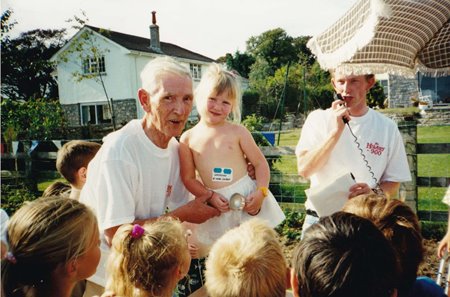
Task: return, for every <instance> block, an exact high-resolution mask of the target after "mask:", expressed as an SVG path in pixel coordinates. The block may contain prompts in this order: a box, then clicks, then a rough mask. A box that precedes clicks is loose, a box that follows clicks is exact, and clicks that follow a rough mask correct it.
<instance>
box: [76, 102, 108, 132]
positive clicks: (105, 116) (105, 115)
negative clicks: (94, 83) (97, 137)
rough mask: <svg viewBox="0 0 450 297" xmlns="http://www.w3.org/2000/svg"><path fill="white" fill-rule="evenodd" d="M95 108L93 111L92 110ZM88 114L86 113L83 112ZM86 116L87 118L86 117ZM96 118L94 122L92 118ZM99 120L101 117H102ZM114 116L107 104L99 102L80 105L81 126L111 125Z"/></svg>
mask: <svg viewBox="0 0 450 297" xmlns="http://www.w3.org/2000/svg"><path fill="white" fill-rule="evenodd" d="M92 108H93V109H92ZM99 108H101V110H99ZM86 109H87V112H86V113H84V112H83V110H86ZM85 114H86V116H84V115H85ZM92 116H94V117H95V118H94V119H93V120H92V119H91V117H92ZM101 116H102V118H100V119H99V117H101ZM111 123H112V114H111V110H110V106H109V104H108V103H107V102H97V103H80V124H81V126H87V125H102V124H111Z"/></svg>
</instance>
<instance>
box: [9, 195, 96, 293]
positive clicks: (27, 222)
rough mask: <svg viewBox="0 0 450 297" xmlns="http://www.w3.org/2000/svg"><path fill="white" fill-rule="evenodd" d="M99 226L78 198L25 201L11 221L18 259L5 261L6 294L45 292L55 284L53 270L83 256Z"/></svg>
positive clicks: (14, 254) (11, 245) (12, 247)
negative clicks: (53, 282) (45, 289)
mask: <svg viewBox="0 0 450 297" xmlns="http://www.w3.org/2000/svg"><path fill="white" fill-rule="evenodd" d="M97 229H98V226H97V219H96V217H95V215H94V213H93V212H92V211H91V210H90V209H88V208H87V206H85V205H84V204H82V203H80V202H78V201H76V200H74V199H69V198H65V197H58V196H53V197H43V198H39V199H36V200H34V201H31V202H27V203H26V204H24V205H23V206H22V207H21V208H20V209H19V210H17V212H16V213H15V214H14V215H13V216H12V217H11V220H10V221H9V224H8V243H9V252H10V253H11V257H14V261H12V260H11V258H10V259H8V260H2V287H3V289H4V293H5V296H9V297H13V296H27V297H29V296H39V295H42V293H40V292H41V290H43V288H48V287H49V286H50V287H51V285H52V279H51V277H52V272H53V271H54V270H55V269H56V268H57V267H58V266H59V265H61V264H66V263H67V262H69V261H70V260H74V259H77V258H78V257H80V256H83V255H84V253H86V251H87V250H88V249H89V248H90V247H91V244H92V238H93V236H94V234H95V232H97Z"/></svg>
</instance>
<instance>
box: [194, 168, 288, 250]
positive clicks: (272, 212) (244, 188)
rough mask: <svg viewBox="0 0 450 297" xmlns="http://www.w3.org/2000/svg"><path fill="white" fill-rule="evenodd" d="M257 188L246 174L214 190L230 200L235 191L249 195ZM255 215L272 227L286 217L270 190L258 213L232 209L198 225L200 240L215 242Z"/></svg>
mask: <svg viewBox="0 0 450 297" xmlns="http://www.w3.org/2000/svg"><path fill="white" fill-rule="evenodd" d="M255 190H256V182H255V181H254V180H252V179H251V178H250V177H249V176H248V175H245V176H244V177H242V178H241V179H239V180H238V181H236V182H235V183H233V184H231V185H229V186H226V187H224V188H220V189H215V190H214V192H216V193H219V194H221V195H222V196H223V197H225V198H226V199H228V200H230V197H231V196H232V195H233V194H235V193H239V194H241V195H242V196H244V197H247V196H248V195H249V194H251V193H252V192H254V191H255ZM254 217H257V218H260V219H263V220H265V221H266V222H267V224H268V225H269V226H270V227H272V228H275V227H276V226H277V225H278V224H280V223H281V222H282V221H283V220H284V219H285V218H286V217H285V215H284V213H283V211H282V210H281V208H280V206H279V205H278V202H277V201H276V200H275V197H274V196H273V195H272V193H270V191H269V193H268V195H267V197H266V198H265V199H264V201H263V204H262V205H261V211H260V212H259V213H258V214H257V215H255V216H251V215H249V214H248V213H246V212H244V211H238V210H230V211H228V212H225V213H222V214H221V215H220V216H218V217H214V218H211V219H209V220H207V221H206V222H204V223H202V224H199V225H198V228H197V237H198V240H199V241H200V242H202V243H204V244H208V245H209V244H213V243H214V242H215V241H216V240H217V239H219V237H221V236H222V235H223V234H224V233H225V232H226V231H228V230H229V229H232V228H234V227H237V226H239V225H240V224H241V223H242V222H244V221H246V220H249V219H251V218H254Z"/></svg>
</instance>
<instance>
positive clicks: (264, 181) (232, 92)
mask: <svg viewBox="0 0 450 297" xmlns="http://www.w3.org/2000/svg"><path fill="white" fill-rule="evenodd" d="M195 100H196V103H197V109H198V112H199V115H200V122H199V123H198V124H197V125H195V126H194V127H193V128H192V129H190V130H188V131H186V132H185V133H184V134H183V135H182V136H181V139H180V149H179V153H180V163H181V167H180V168H181V177H182V179H183V182H184V184H185V186H186V188H187V189H188V190H189V191H190V192H191V193H192V194H193V195H194V196H196V197H201V196H202V197H205V196H207V197H209V200H208V202H209V203H210V204H211V205H213V206H214V207H216V208H217V209H219V210H220V211H221V212H222V214H221V215H220V216H219V217H216V218H212V219H210V220H208V221H206V222H205V223H203V224H201V225H199V226H198V227H199V228H197V231H198V237H199V240H200V241H203V242H206V243H209V244H212V243H213V242H214V241H215V240H217V239H218V238H219V237H220V236H221V235H222V234H223V233H225V231H227V230H228V229H230V228H232V227H235V226H237V225H239V223H240V221H241V220H247V219H249V218H252V217H253V216H256V215H257V216H258V217H259V218H261V219H264V220H266V221H267V222H268V224H269V225H270V226H271V227H275V226H277V225H278V224H279V223H281V222H282V221H283V220H284V218H285V216H284V214H283V211H282V210H281V208H280V207H279V205H278V203H277V201H276V200H275V198H274V197H273V195H272V194H271V193H270V192H269V190H268V185H269V179H270V170H269V166H268V164H267V161H266V159H265V158H264V155H263V154H262V153H261V151H260V150H259V148H258V146H257V145H256V143H255V141H254V140H253V137H252V135H251V134H250V132H249V131H248V130H247V129H246V128H245V127H243V126H241V125H239V124H238V122H239V121H240V114H241V112H240V100H241V96H240V90H239V81H238V78H237V77H236V75H235V74H233V73H231V72H229V71H226V70H224V69H222V68H221V67H220V66H219V65H217V64H212V65H211V66H210V67H209V69H208V70H207V72H206V73H205V74H204V76H203V77H202V80H201V81H200V84H199V85H198V87H197V89H196V93H195ZM245 157H247V158H248V160H249V161H250V162H251V163H252V164H253V166H254V167H255V175H256V182H255V181H254V180H252V179H251V178H250V177H249V176H248V174H247V162H246V160H245ZM196 171H197V172H198V174H199V176H200V178H201V182H200V181H199V180H198V179H197V177H196ZM235 193H239V194H241V195H242V196H244V197H245V206H244V208H243V213H242V216H241V215H240V213H239V215H238V216H236V215H235V214H236V212H235V211H229V210H230V208H229V203H228V201H229V199H230V197H231V196H232V195H233V194H235Z"/></svg>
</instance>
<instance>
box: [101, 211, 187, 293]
mask: <svg viewBox="0 0 450 297" xmlns="http://www.w3.org/2000/svg"><path fill="white" fill-rule="evenodd" d="M190 260H191V258H190V255H189V250H188V247H187V241H186V237H185V232H184V229H183V227H182V225H181V223H180V222H179V221H177V220H175V219H170V218H162V219H159V220H158V221H155V222H152V223H148V224H145V225H144V226H143V227H142V226H140V225H137V224H136V225H132V224H125V225H122V226H121V227H120V228H119V229H118V230H117V232H116V234H115V236H114V238H113V241H112V246H111V253H110V255H109V258H108V264H107V272H108V279H107V282H106V292H105V293H104V294H103V295H102V297H112V296H121V297H131V296H133V297H153V296H155V297H156V296H159V297H171V296H172V295H173V292H174V289H175V287H176V285H177V282H178V281H179V280H180V279H181V278H183V277H184V276H185V275H186V273H187V271H188V268H189V263H190Z"/></svg>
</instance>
